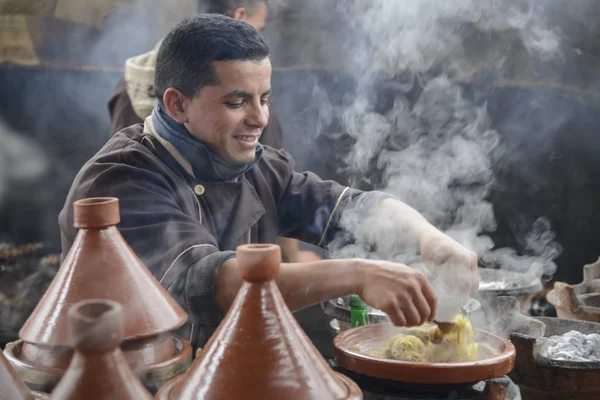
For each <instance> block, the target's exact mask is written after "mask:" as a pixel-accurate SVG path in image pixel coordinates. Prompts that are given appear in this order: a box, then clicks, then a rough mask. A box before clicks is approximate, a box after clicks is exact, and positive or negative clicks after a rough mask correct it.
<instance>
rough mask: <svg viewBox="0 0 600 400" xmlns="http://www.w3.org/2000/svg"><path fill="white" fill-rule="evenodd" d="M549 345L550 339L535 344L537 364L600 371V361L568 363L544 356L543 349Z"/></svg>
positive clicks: (537, 340) (540, 340)
mask: <svg viewBox="0 0 600 400" xmlns="http://www.w3.org/2000/svg"><path fill="white" fill-rule="evenodd" d="M547 343H548V337H542V338H539V339H536V341H535V344H534V352H535V363H536V364H538V365H539V366H542V367H547V368H561V369H572V370H582V371H593V372H597V371H598V370H600V361H568V360H554V359H552V358H549V357H547V356H545V355H544V354H543V348H544V347H545V346H546V344H547Z"/></svg>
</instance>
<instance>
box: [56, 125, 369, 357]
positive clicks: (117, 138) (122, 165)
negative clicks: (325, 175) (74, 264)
mask: <svg viewBox="0 0 600 400" xmlns="http://www.w3.org/2000/svg"><path fill="white" fill-rule="evenodd" d="M359 193H360V192H357V191H353V190H350V189H346V188H344V187H342V186H341V185H339V184H338V183H336V182H333V181H323V180H321V179H320V178H319V177H317V176H316V175H314V174H312V173H310V172H305V173H298V172H294V170H293V160H292V159H291V157H290V156H289V155H288V153H286V152H285V151H283V150H275V149H273V148H271V147H268V146H265V150H264V156H263V158H262V160H261V161H260V162H259V163H257V164H256V165H255V166H254V167H253V168H252V169H251V170H250V171H249V172H247V173H246V174H245V175H243V176H242V177H241V178H240V179H239V181H238V182H207V181H205V180H203V179H202V177H196V178H194V177H192V176H191V175H190V174H189V173H187V172H186V170H185V169H184V168H183V167H182V165H181V164H180V163H178V162H177V161H176V159H175V158H174V157H173V156H172V155H171V153H169V152H168V151H167V150H166V149H165V147H163V146H162V145H161V144H160V142H159V141H158V140H157V138H156V137H155V136H153V134H152V133H148V131H147V130H146V131H144V128H143V125H142V124H136V125H133V126H130V127H128V128H126V129H124V130H122V131H120V132H118V133H116V134H115V135H114V136H113V137H112V138H111V139H110V140H109V141H108V142H107V143H106V145H105V146H104V147H103V148H102V149H101V150H100V151H99V152H98V153H97V154H96V155H95V156H94V157H93V158H92V159H91V160H89V161H88V162H87V163H86V164H85V165H84V166H83V168H82V169H81V171H79V173H78V174H77V176H76V178H75V181H74V182H73V185H72V187H71V190H70V192H69V195H68V197H67V200H66V203H65V206H64V208H63V210H62V211H61V213H60V216H59V225H60V229H61V239H62V249H63V257H64V256H65V255H66V254H67V252H68V251H69V249H70V248H71V246H72V244H73V240H74V239H75V235H76V233H77V232H76V230H75V228H73V202H74V201H76V200H79V199H82V198H87V197H117V198H119V200H120V209H121V223H120V225H119V230H120V231H121V233H122V235H123V237H124V238H125V240H126V241H127V242H128V244H129V245H130V246H131V247H132V249H133V250H134V251H135V252H136V253H137V255H138V256H139V257H140V258H141V259H142V261H144V263H145V264H146V265H147V267H148V268H149V270H150V271H151V272H152V274H153V275H154V276H155V277H156V278H157V279H158V280H159V281H160V282H161V283H162V284H163V286H164V287H165V288H167V290H168V291H169V292H170V293H171V294H172V295H173V296H174V297H175V299H176V300H177V301H178V302H179V303H180V304H181V305H182V306H183V307H184V308H185V309H186V311H187V312H188V314H189V317H190V320H189V324H188V325H187V326H186V329H185V330H182V332H180V333H181V334H182V335H187V334H189V333H190V332H193V337H190V340H191V341H192V344H194V345H195V346H201V345H203V344H204V343H205V342H206V341H207V340H208V338H209V337H210V335H211V334H212V332H213V330H214V329H215V328H216V326H217V325H218V324H219V323H220V321H221V318H222V314H221V312H220V311H219V309H218V307H217V304H216V298H215V285H216V276H217V271H218V267H219V266H220V265H221V264H222V263H223V262H224V261H225V260H227V259H228V258H231V257H234V256H235V253H234V252H233V250H235V248H236V247H237V246H238V245H240V244H243V243H247V242H249V241H251V242H253V243H274V242H275V238H276V237H277V236H286V237H291V238H296V239H301V240H303V241H306V242H308V243H313V244H316V245H321V246H325V245H327V243H328V242H329V241H330V240H331V238H332V237H333V235H334V234H335V232H336V229H337V228H336V226H337V225H336V224H337V218H338V216H339V214H340V209H341V208H343V207H344V206H345V203H346V202H347V201H349V200H350V199H351V198H353V197H354V196H356V195H358V194H359Z"/></svg>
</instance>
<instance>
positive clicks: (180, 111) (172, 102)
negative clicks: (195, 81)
mask: <svg viewBox="0 0 600 400" xmlns="http://www.w3.org/2000/svg"><path fill="white" fill-rule="evenodd" d="M187 101H188V99H187V97H185V96H184V95H183V94H182V93H181V92H180V91H179V90H177V89H175V88H168V89H167V90H166V91H165V94H164V95H163V103H164V104H165V111H166V112H167V113H168V114H169V116H170V117H171V118H173V119H174V120H175V121H177V122H178V123H180V124H185V123H186V122H188V121H187V116H186V113H185V109H186V105H187Z"/></svg>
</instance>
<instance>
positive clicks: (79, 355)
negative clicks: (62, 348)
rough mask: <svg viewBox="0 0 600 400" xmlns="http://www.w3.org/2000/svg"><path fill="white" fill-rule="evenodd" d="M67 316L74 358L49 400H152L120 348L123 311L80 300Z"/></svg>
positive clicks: (106, 303)
mask: <svg viewBox="0 0 600 400" xmlns="http://www.w3.org/2000/svg"><path fill="white" fill-rule="evenodd" d="M68 315H69V323H70V324H69V325H70V334H69V337H70V339H71V346H72V347H73V348H74V349H75V354H74V355H73V357H72V360H71V363H70V364H69V368H68V369H67V371H66V372H65V374H64V376H63V378H62V379H61V381H60V382H59V383H58V385H56V387H55V388H54V390H53V391H52V394H51V396H52V400H78V399H86V400H110V399H119V400H151V399H152V395H150V393H149V392H148V390H146V388H145V387H144V386H143V385H142V384H141V383H140V381H139V380H138V379H137V378H136V376H135V374H134V373H133V371H132V370H131V368H129V365H128V364H127V360H125V357H124V356H123V353H122V352H121V349H120V348H119V344H120V343H121V340H122V339H123V333H124V325H125V323H124V320H123V307H122V306H121V305H120V304H119V303H117V302H115V301H111V300H95V299H93V300H83V301H80V302H78V303H75V305H73V306H72V307H71V308H70V309H69V312H68Z"/></svg>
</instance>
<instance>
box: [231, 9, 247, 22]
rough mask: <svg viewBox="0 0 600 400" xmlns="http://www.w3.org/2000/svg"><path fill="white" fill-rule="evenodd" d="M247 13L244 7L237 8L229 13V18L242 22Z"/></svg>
mask: <svg viewBox="0 0 600 400" xmlns="http://www.w3.org/2000/svg"><path fill="white" fill-rule="evenodd" d="M247 15H248V13H247V12H246V9H245V8H244V7H238V8H236V9H235V10H233V12H232V13H231V18H233V19H237V20H238V21H244V20H245V18H246V16H247Z"/></svg>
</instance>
